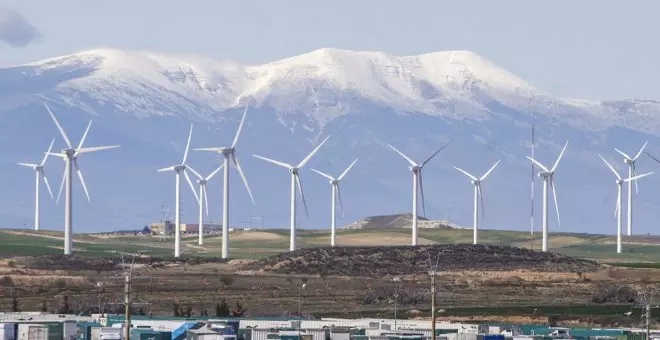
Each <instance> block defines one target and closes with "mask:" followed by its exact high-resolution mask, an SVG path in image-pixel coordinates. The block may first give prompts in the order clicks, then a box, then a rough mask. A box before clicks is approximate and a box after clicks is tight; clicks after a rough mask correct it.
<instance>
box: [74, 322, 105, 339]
mask: <svg viewBox="0 0 660 340" xmlns="http://www.w3.org/2000/svg"><path fill="white" fill-rule="evenodd" d="M76 327H77V328H78V334H77V336H76V338H77V339H78V340H91V338H92V328H93V327H102V325H101V324H100V323H98V322H87V321H81V322H78V325H77V326H76Z"/></svg>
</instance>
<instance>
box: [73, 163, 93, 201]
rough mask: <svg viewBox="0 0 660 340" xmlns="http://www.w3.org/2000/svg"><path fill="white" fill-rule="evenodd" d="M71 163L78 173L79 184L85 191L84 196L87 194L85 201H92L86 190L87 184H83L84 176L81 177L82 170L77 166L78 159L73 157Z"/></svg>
mask: <svg viewBox="0 0 660 340" xmlns="http://www.w3.org/2000/svg"><path fill="white" fill-rule="evenodd" d="M73 164H74V165H75V166H76V172H77V173H78V178H80V184H82V187H83V190H84V191H85V196H87V202H90V203H91V202H92V199H91V198H90V197H89V191H87V184H85V178H83V174H82V171H80V167H78V160H77V159H75V158H74V159H73Z"/></svg>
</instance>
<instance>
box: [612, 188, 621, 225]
mask: <svg viewBox="0 0 660 340" xmlns="http://www.w3.org/2000/svg"><path fill="white" fill-rule="evenodd" d="M616 192H617V193H616V202H615V203H614V217H618V216H619V202H620V198H621V186H620V185H619V184H617V185H616Z"/></svg>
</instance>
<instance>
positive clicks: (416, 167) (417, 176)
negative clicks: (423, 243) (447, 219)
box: [387, 143, 449, 246]
mask: <svg viewBox="0 0 660 340" xmlns="http://www.w3.org/2000/svg"><path fill="white" fill-rule="evenodd" d="M447 145H449V143H446V144H445V145H443V146H442V147H441V148H440V149H438V150H437V151H436V152H434V153H433V154H431V156H429V157H428V158H427V159H425V160H424V161H423V162H422V163H421V164H417V163H415V162H413V161H412V160H411V159H410V158H409V157H408V156H406V155H405V154H403V152H401V151H399V150H397V149H396V148H395V147H393V146H392V145H390V144H387V146H388V147H389V148H390V149H392V150H394V151H395V152H396V153H398V154H399V155H401V157H403V158H404V159H405V160H406V161H408V164H410V166H409V169H410V171H412V173H413V202H412V215H413V217H412V223H413V225H412V245H413V246H416V245H417V241H418V238H419V237H418V235H417V192H418V191H419V192H420V194H421V196H422V211H423V213H424V215H426V203H425V202H424V185H423V184H422V183H423V181H422V168H423V167H424V165H426V163H428V162H429V161H430V160H431V159H433V157H435V155H437V154H438V153H439V152H440V151H442V149H444V148H445V147H447Z"/></svg>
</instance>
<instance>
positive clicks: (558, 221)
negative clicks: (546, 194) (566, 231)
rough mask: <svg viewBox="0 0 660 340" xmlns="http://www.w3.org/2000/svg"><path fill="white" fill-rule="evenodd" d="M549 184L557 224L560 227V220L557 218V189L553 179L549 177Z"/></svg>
mask: <svg viewBox="0 0 660 340" xmlns="http://www.w3.org/2000/svg"><path fill="white" fill-rule="evenodd" d="M550 178H551V179H550V184H551V187H552V198H553V199H554V201H555V211H556V212H557V226H558V227H560V228H561V220H560V219H559V204H557V191H556V189H555V180H554V178H552V177H550Z"/></svg>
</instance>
